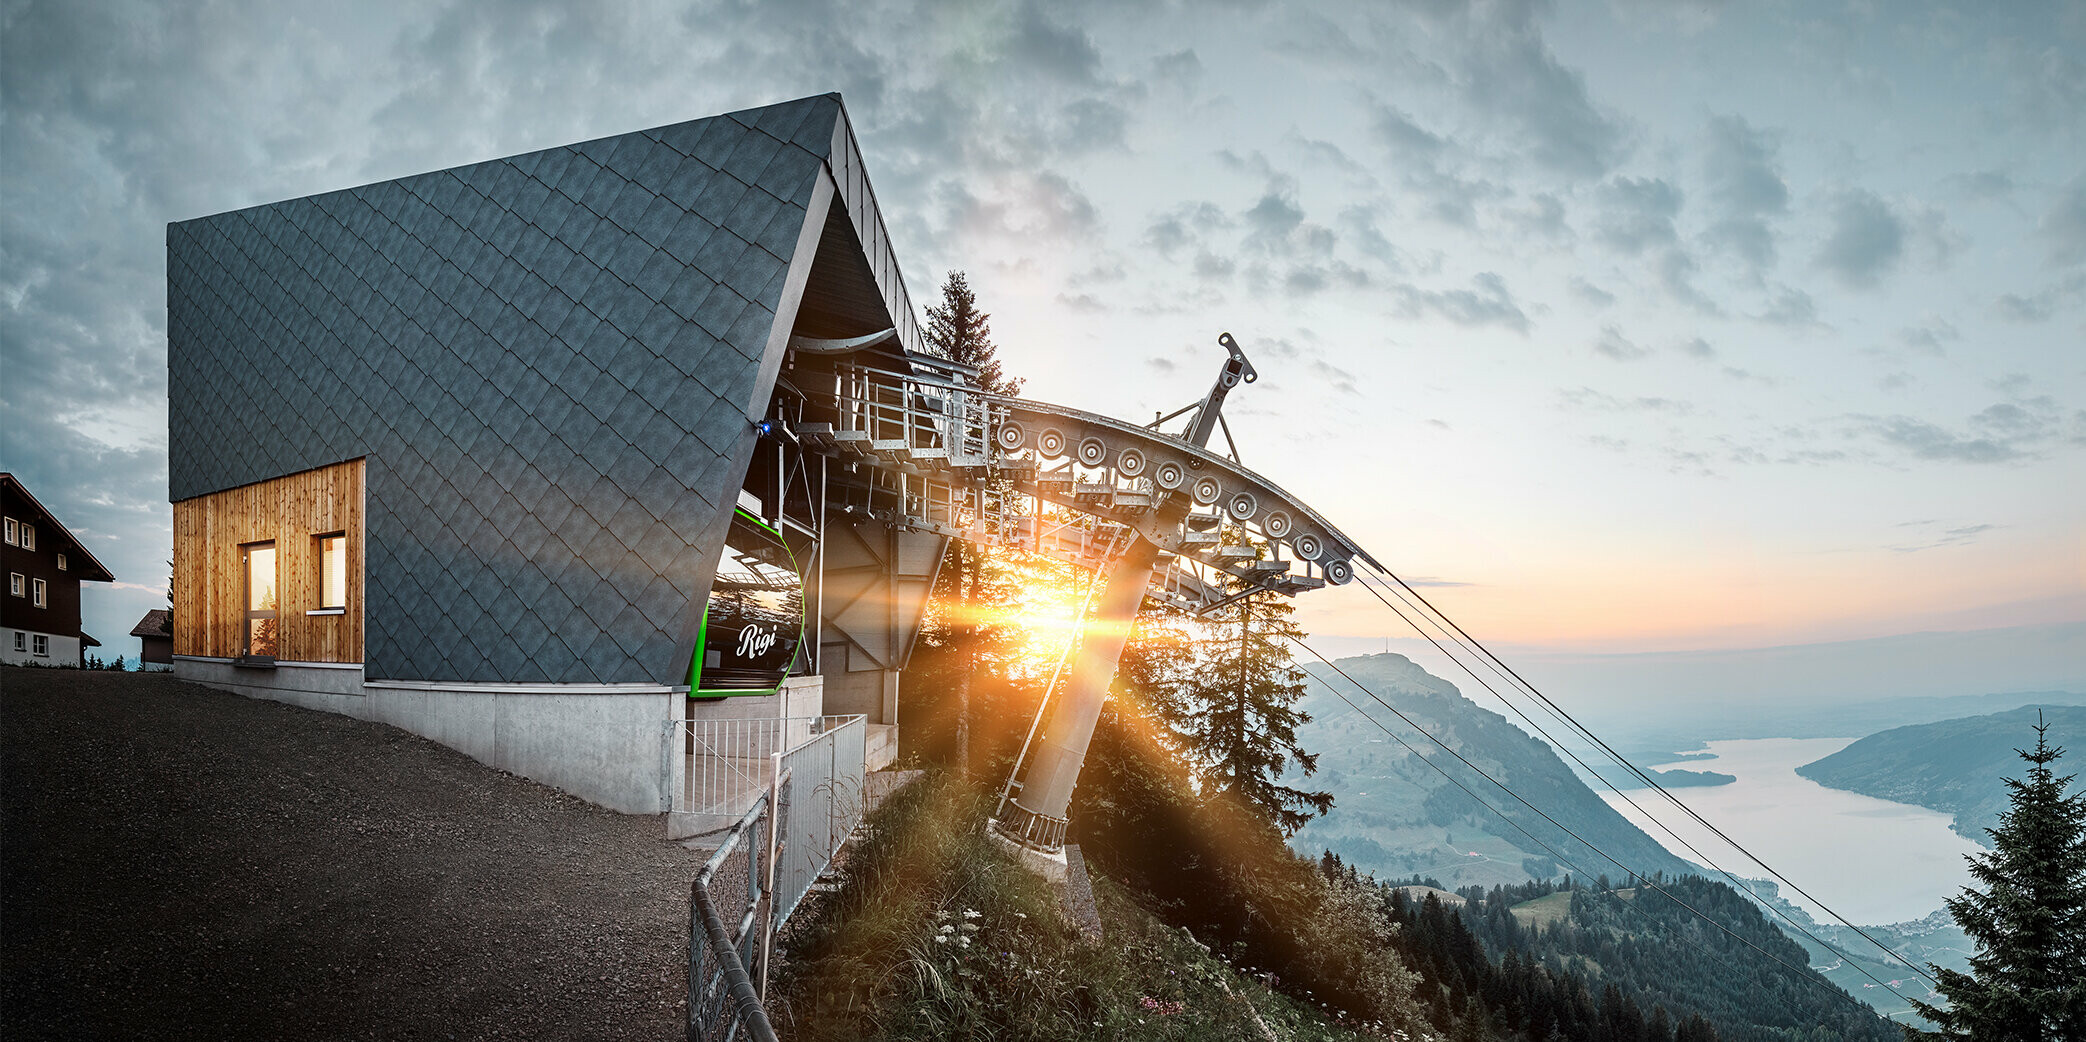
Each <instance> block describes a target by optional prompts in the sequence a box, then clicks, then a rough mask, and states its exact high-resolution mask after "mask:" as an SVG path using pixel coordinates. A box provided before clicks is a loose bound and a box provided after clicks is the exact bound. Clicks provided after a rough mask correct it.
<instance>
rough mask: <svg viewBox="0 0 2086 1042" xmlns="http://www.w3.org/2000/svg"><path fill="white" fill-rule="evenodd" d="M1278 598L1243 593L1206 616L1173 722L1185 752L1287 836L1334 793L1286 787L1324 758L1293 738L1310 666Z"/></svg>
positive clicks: (1216, 786)
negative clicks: (1295, 656) (1296, 652)
mask: <svg viewBox="0 0 2086 1042" xmlns="http://www.w3.org/2000/svg"><path fill="white" fill-rule="evenodd" d="M1294 610H1295V609H1293V608H1292V607H1291V606H1290V604H1289V602H1288V601H1287V600H1286V599H1284V598H1281V597H1275V596H1269V595H1257V596H1251V597H1242V598H1240V599H1239V600H1237V601H1234V602H1233V603H1232V604H1231V606H1230V607H1227V608H1222V609H1219V610H1217V611H1215V612H1212V613H1210V615H1209V616H1207V617H1205V620H1204V621H1205V622H1206V623H1207V624H1208V625H1209V628H1210V635H1209V638H1208V640H1207V642H1206V643H1205V645H1204V650H1203V655H1202V660H1201V662H1200V664H1199V667H1198V668H1197V669H1196V670H1195V672H1194V673H1193V674H1192V675H1191V677H1190V678H1189V680H1188V682H1187V684H1186V686H1185V687H1184V688H1183V689H1182V690H1181V692H1180V694H1179V696H1178V699H1177V701H1175V702H1174V703H1173V712H1172V715H1171V719H1169V723H1170V724H1172V726H1173V730H1174V732H1175V733H1176V734H1178V735H1179V736H1180V742H1181V749H1182V752H1183V753H1184V754H1185V755H1186V756H1187V758H1188V760H1189V762H1190V763H1192V764H1194V765H1195V766H1196V767H1197V768H1198V769H1199V770H1200V771H1201V772H1202V774H1203V776H1204V777H1205V778H1206V779H1207V780H1208V782H1209V784H1210V786H1211V787H1212V788H1213V790H1214V791H1215V792H1217V793H1221V794H1223V795H1225V796H1227V797H1230V798H1232V799H1236V800H1239V801H1240V802H1242V803H1244V804H1245V805H1247V806H1250V807H1254V808H1256V809H1258V810H1260V811H1261V812H1262V813H1264V814H1266V815H1267V816H1268V818H1269V819H1270V820H1272V821H1273V822H1274V823H1275V824H1276V826H1277V827H1278V828H1280V829H1281V830H1282V833H1283V835H1285V836H1286V835H1289V834H1291V833H1294V832H1295V831H1296V830H1298V829H1300V828H1302V827H1303V826H1304V824H1305V823H1306V822H1308V821H1310V820H1311V819H1312V818H1315V817H1317V816H1319V815H1321V814H1324V813H1325V812H1326V811H1327V810H1328V809H1330V808H1331V807H1332V805H1333V795H1332V793H1329V792H1318V791H1313V790H1308V789H1299V788H1294V787H1291V786H1288V785H1283V784H1281V782H1280V779H1281V778H1282V777H1283V775H1284V774H1285V773H1287V771H1288V770H1289V768H1290V767H1291V766H1294V767H1295V768H1296V769H1297V771H1298V772H1299V773H1301V774H1303V775H1305V776H1309V775H1311V774H1312V773H1314V772H1316V771H1317V770H1318V757H1317V756H1315V755H1313V754H1311V753H1307V752H1305V751H1304V747H1303V746H1302V745H1301V744H1299V742H1298V741H1297V727H1298V725H1300V724H1304V723H1308V722H1309V721H1310V719H1311V715H1310V714H1309V713H1306V712H1304V711H1303V710H1301V709H1298V708H1297V706H1296V703H1297V700H1298V699H1300V698H1302V697H1303V696H1304V678H1305V674H1304V671H1303V670H1301V669H1298V668H1296V665H1295V664H1294V662H1293V661H1292V660H1291V658H1290V653H1289V643H1288V640H1287V638H1292V637H1301V636H1303V632H1302V631H1301V630H1299V629H1297V626H1296V623H1295V622H1294V621H1293V620H1292V619H1291V617H1290V616H1291V614H1292V613H1293V612H1294Z"/></svg>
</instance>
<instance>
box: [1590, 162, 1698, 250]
mask: <svg viewBox="0 0 2086 1042" xmlns="http://www.w3.org/2000/svg"><path fill="white" fill-rule="evenodd" d="M1600 194H1601V202H1602V207H1601V212H1600V216H1599V217H1598V219H1596V221H1595V223H1594V231H1595V234H1596V235H1597V236H1598V237H1599V238H1600V239H1601V241H1603V242H1605V243H1607V244H1608V245H1610V246H1613V247H1615V248H1616V249H1618V250H1621V251H1622V252H1624V253H1628V254H1639V253H1643V252H1644V251H1645V250H1647V249H1650V248H1652V247H1654V246H1665V245H1669V244H1671V243H1673V242H1675V241H1676V240H1677V238H1678V236H1677V235H1676V234H1675V233H1674V230H1673V219H1674V218H1675V217H1677V216H1679V215H1680V205H1681V193H1680V189H1678V188H1675V187H1674V186H1673V185H1671V184H1668V183H1667V182H1665V181H1663V180H1659V179H1657V178H1631V177H1618V178H1615V179H1614V180H1612V181H1610V182H1608V183H1607V184H1605V185H1603V186H1601V193H1600Z"/></svg>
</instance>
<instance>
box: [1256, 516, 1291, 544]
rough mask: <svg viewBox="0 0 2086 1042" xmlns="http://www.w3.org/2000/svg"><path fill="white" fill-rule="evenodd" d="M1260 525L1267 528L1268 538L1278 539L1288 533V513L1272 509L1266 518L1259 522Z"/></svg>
mask: <svg viewBox="0 0 2086 1042" xmlns="http://www.w3.org/2000/svg"><path fill="white" fill-rule="evenodd" d="M1260 527H1262V528H1264V529H1266V530H1267V533H1268V536H1269V537H1270V538H1273V539H1280V538H1282V537H1283V536H1286V535H1288V534H1289V515H1288V514H1285V513H1283V512H1282V511H1280V510H1277V511H1274V512H1273V513H1271V514H1269V515H1268V518H1267V520H1265V521H1262V522H1261V523H1260Z"/></svg>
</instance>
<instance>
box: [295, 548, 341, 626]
mask: <svg viewBox="0 0 2086 1042" xmlns="http://www.w3.org/2000/svg"><path fill="white" fill-rule="evenodd" d="M335 539H338V540H340V549H339V551H338V553H339V556H340V590H339V591H338V592H339V594H340V600H338V601H336V602H333V603H328V602H327V600H326V570H327V569H326V564H327V562H326V544H327V543H328V542H330V541H332V540H335ZM311 541H312V559H313V560H314V561H315V562H317V563H316V564H315V565H314V567H315V568H317V570H318V575H317V579H318V581H317V582H315V583H313V584H312V585H313V588H314V589H316V590H318V593H319V606H318V607H316V608H312V609H309V610H307V611H306V612H305V613H304V614H306V615H346V614H347V613H348V533H347V532H346V531H339V532H320V533H316V534H314V535H313V536H312V537H311Z"/></svg>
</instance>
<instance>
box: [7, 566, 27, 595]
mask: <svg viewBox="0 0 2086 1042" xmlns="http://www.w3.org/2000/svg"><path fill="white" fill-rule="evenodd" d="M28 589H29V580H27V579H24V578H22V573H20V572H9V573H7V593H8V596H10V597H20V596H22V595H23V594H24V593H26V592H28Z"/></svg>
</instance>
